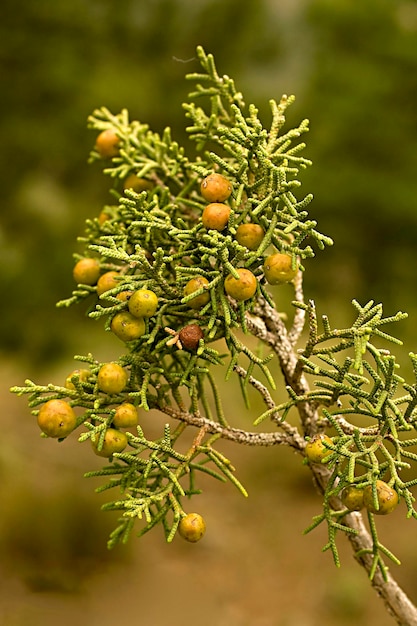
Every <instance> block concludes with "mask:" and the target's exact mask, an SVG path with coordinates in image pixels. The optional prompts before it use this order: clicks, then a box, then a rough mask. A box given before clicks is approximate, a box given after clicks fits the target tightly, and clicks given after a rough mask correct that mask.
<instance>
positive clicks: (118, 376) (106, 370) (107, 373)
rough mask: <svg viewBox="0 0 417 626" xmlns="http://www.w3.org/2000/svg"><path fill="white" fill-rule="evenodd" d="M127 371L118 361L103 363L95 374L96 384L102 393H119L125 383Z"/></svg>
mask: <svg viewBox="0 0 417 626" xmlns="http://www.w3.org/2000/svg"><path fill="white" fill-rule="evenodd" d="M127 380H128V375H127V372H126V371H125V370H124V369H123V367H121V366H120V365H119V364H118V363H105V364H104V365H102V366H101V367H100V370H99V372H98V375H97V385H98V388H99V389H100V391H104V393H111V394H113V393H120V392H121V391H123V389H124V388H125V387H126V385H127Z"/></svg>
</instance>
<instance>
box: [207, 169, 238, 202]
mask: <svg viewBox="0 0 417 626" xmlns="http://www.w3.org/2000/svg"><path fill="white" fill-rule="evenodd" d="M200 191H201V195H202V196H203V198H204V200H207V202H224V201H225V200H227V198H229V196H230V194H231V193H232V185H231V184H230V182H229V181H228V180H227V178H225V177H224V176H222V175H221V174H216V173H215V172H214V173H213V174H209V175H208V176H206V178H205V179H204V180H203V181H202V183H201V185H200Z"/></svg>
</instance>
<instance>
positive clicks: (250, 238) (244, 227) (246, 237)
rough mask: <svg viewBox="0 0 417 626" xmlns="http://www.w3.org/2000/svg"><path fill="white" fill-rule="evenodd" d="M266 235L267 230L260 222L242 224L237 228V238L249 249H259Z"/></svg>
mask: <svg viewBox="0 0 417 626" xmlns="http://www.w3.org/2000/svg"><path fill="white" fill-rule="evenodd" d="M264 236H265V231H264V229H263V228H262V226H259V224H252V223H247V224H240V226H238V227H237V230H236V240H237V242H238V243H240V245H241V246H246V248H248V249H249V250H257V248H259V246H260V245H261V243H262V240H263V238H264Z"/></svg>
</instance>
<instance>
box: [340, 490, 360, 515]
mask: <svg viewBox="0 0 417 626" xmlns="http://www.w3.org/2000/svg"><path fill="white" fill-rule="evenodd" d="M363 493H364V490H363V489H360V488H358V487H355V486H354V485H349V486H348V487H345V488H344V489H343V491H342V494H341V496H340V499H341V500H342V503H343V504H344V505H345V507H346V508H347V509H349V511H360V510H361V509H363V507H364V503H363Z"/></svg>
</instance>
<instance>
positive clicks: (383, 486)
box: [363, 480, 399, 515]
mask: <svg viewBox="0 0 417 626" xmlns="http://www.w3.org/2000/svg"><path fill="white" fill-rule="evenodd" d="M376 497H377V500H378V509H376V508H375V503H374V498H373V493H372V485H368V486H367V487H365V489H364V492H363V503H364V505H365V506H366V508H367V509H368V511H370V512H371V513H375V514H376V515H388V513H392V511H393V510H394V509H395V508H396V506H397V504H398V500H399V498H398V493H397V492H396V491H395V489H393V488H392V487H390V486H389V485H387V483H384V481H383V480H377V481H376Z"/></svg>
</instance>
